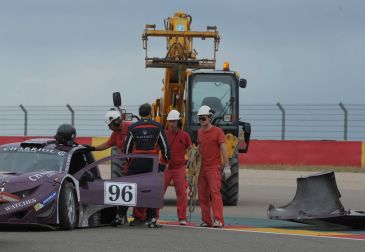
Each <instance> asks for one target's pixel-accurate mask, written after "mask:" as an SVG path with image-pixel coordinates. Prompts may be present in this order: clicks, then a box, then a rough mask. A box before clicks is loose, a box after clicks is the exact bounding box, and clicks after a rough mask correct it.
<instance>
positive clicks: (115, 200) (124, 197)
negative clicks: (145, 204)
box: [104, 182, 137, 206]
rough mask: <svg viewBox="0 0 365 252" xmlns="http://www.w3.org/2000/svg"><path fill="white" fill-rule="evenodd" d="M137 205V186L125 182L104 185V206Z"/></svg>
mask: <svg viewBox="0 0 365 252" xmlns="http://www.w3.org/2000/svg"><path fill="white" fill-rule="evenodd" d="M136 203H137V184H136V183H125V182H105V183H104V204H106V205H123V206H135V205H136Z"/></svg>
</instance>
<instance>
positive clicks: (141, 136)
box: [124, 103, 170, 227]
mask: <svg viewBox="0 0 365 252" xmlns="http://www.w3.org/2000/svg"><path fill="white" fill-rule="evenodd" d="M151 111H152V107H151V105H150V104H148V103H145V104H142V105H141V106H140V107H139V115H140V117H141V120H139V121H138V122H135V123H134V124H132V125H131V126H129V127H128V133H127V139H126V142H125V148H124V151H125V153H126V154H129V153H133V154H156V155H158V154H159V150H161V153H162V158H163V159H164V160H169V158H170V154H169V148H168V143H167V141H166V136H165V133H164V130H163V127H162V125H161V124H160V123H158V122H155V121H153V120H152V119H151ZM152 167H153V160H152V159H151V158H145V159H143V158H136V159H133V160H132V161H131V163H130V165H129V168H128V175H132V174H140V173H146V172H150V171H152ZM133 217H134V220H133V221H132V222H131V223H130V225H131V226H134V225H139V224H142V223H144V208H136V207H135V208H134V209H133ZM146 217H147V221H148V227H161V225H160V224H158V223H157V219H156V209H150V208H148V209H147V211H146Z"/></svg>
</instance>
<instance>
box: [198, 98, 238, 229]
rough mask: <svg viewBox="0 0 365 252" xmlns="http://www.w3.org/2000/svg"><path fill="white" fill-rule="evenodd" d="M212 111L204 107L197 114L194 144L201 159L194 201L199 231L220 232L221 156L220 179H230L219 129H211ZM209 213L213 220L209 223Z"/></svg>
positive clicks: (224, 146) (221, 206) (224, 147)
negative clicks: (200, 227) (198, 218)
mask: <svg viewBox="0 0 365 252" xmlns="http://www.w3.org/2000/svg"><path fill="white" fill-rule="evenodd" d="M212 115H213V111H212V110H211V109H210V107H208V106H206V105H204V106H201V107H200V108H199V110H198V116H199V122H200V125H201V128H200V129H199V130H198V144H199V151H200V155H201V168H200V174H199V178H198V199H199V205H200V208H201V214H202V221H203V222H202V224H201V226H202V227H211V226H213V227H216V228H221V227H223V225H224V220H223V201H222V195H221V187H222V176H221V167H222V158H221V157H222V156H223V161H224V169H223V176H224V177H225V178H228V177H229V176H230V175H231V167H230V165H229V160H228V155H227V150H226V144H225V136H224V132H223V130H222V129H220V128H218V127H216V126H213V125H212V123H211V121H212ZM212 212H213V219H212Z"/></svg>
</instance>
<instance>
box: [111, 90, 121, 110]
mask: <svg viewBox="0 0 365 252" xmlns="http://www.w3.org/2000/svg"><path fill="white" fill-rule="evenodd" d="M113 104H114V107H116V108H118V107H120V106H122V98H121V96H120V93H119V92H114V93H113Z"/></svg>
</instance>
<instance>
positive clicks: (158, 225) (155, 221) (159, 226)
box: [147, 218, 162, 228]
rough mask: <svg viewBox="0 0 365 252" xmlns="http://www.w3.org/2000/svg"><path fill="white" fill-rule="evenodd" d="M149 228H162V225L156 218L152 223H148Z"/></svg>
mask: <svg viewBox="0 0 365 252" xmlns="http://www.w3.org/2000/svg"><path fill="white" fill-rule="evenodd" d="M147 226H148V227H149V228H161V227H162V225H161V224H158V223H157V220H156V219H155V218H152V219H151V220H150V221H148V224H147Z"/></svg>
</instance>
